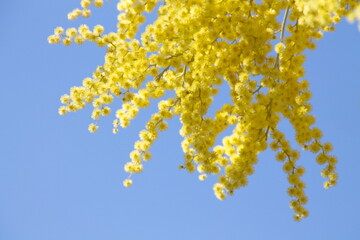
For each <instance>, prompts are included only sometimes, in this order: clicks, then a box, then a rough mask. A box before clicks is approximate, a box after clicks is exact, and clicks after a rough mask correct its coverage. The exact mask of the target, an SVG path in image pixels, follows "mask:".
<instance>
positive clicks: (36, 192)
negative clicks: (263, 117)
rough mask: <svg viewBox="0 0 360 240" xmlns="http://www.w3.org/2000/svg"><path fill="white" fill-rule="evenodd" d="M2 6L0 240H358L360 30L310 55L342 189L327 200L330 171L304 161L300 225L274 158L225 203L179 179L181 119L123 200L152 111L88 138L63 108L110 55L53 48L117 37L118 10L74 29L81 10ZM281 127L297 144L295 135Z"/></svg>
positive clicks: (329, 40) (58, 4)
mask: <svg viewBox="0 0 360 240" xmlns="http://www.w3.org/2000/svg"><path fill="white" fill-rule="evenodd" d="M0 3H1V6H0V29H1V30H0V70H1V71H0V73H1V75H0V76H1V80H0V83H1V86H0V90H1V93H0V104H1V108H0V111H1V118H0V128H1V132H0V154H1V155H0V156H1V157H0V240H58V239H59V240H60V239H61V240H64V239H67V240H72V239H87V240H92V239H94V240H95V239H107V240H112V239H128V240H138V239H139V240H140V239H150V240H151V239H156V240H162V239H172V240H177V239H181V240H183V239H209V240H212V239H247V240H251V239H290V238H291V239H293V240H295V239H328V240H332V239H334V240H336V239H348V240H353V239H354V240H356V239H360V220H359V219H360V218H359V216H360V210H359V205H360V192H359V189H360V188H359V184H360V180H359V178H360V177H359V173H360V159H359V147H360V140H359V136H360V128H359V123H360V81H359V69H360V60H359V56H360V45H359V42H360V33H359V31H358V30H357V27H356V25H355V24H353V25H351V24H349V23H347V22H346V21H343V22H341V23H340V24H339V25H338V28H337V31H336V32H335V33H326V34H325V38H324V39H322V40H321V41H320V42H319V44H318V48H317V49H316V50H315V51H313V52H308V53H307V54H308V58H307V61H306V69H307V74H306V78H307V79H309V80H310V82H311V90H312V91H313V99H312V101H311V102H312V103H313V112H314V114H315V115H316V116H317V123H316V126H319V127H320V128H321V129H322V130H323V131H324V140H326V141H330V142H332V143H333V144H334V146H335V151H334V153H335V154H336V155H337V156H338V158H339V165H338V172H339V174H340V179H339V184H338V185H337V186H336V187H335V188H333V189H331V190H325V189H323V187H322V184H323V179H322V177H321V176H320V174H319V173H320V171H321V167H320V166H318V165H317V164H316V163H315V160H314V156H313V155H312V154H308V153H303V154H302V157H301V160H300V164H301V165H303V166H305V167H306V168H307V173H306V175H305V176H304V180H305V181H306V183H307V194H308V196H309V203H308V204H307V207H308V209H309V210H310V216H309V218H307V219H305V220H303V221H302V222H300V223H297V222H294V221H293V220H292V210H291V209H289V207H288V202H289V200H290V199H289V197H288V196H287V195H286V188H287V187H288V183H287V181H286V175H285V174H284V173H283V172H282V170H281V169H282V166H281V164H280V163H278V162H276V161H275V160H274V154H273V153H272V152H271V151H266V152H265V153H263V154H261V155H260V161H259V163H258V165H257V166H256V172H255V174H254V175H253V176H251V177H250V182H249V185H248V186H247V187H246V188H243V189H240V190H238V191H237V192H236V193H235V196H233V197H229V198H228V199H227V200H225V201H218V200H217V199H216V198H215V197H214V195H213V191H212V185H213V183H214V182H215V177H210V178H209V179H208V180H207V181H205V182H200V181H199V180H198V179H197V175H196V174H188V173H186V172H185V171H181V170H178V168H177V167H178V165H179V164H181V163H182V161H183V160H182V150H181V147H180V142H181V137H180V136H179V133H178V130H179V127H180V124H179V121H178V120H177V119H173V120H172V121H171V122H170V126H169V130H168V131H167V132H163V133H161V135H160V139H159V140H158V141H157V142H156V143H155V145H154V147H153V148H152V153H153V160H152V161H151V162H149V163H146V164H145V169H144V172H143V173H142V174H140V175H136V176H134V177H133V180H134V185H133V186H132V187H131V188H124V187H123V186H122V181H123V179H124V178H126V177H127V174H126V173H125V172H124V171H123V164H124V163H125V162H127V161H128V153H129V152H130V151H131V150H132V149H133V143H134V141H136V140H137V139H138V136H137V133H138V131H139V130H141V129H143V128H144V124H145V122H146V121H147V119H148V118H149V115H150V114H151V113H152V112H153V111H154V110H155V109H154V107H152V108H150V109H146V110H145V111H142V113H140V114H139V117H138V118H137V119H136V120H134V121H133V122H132V124H131V127H130V128H129V129H125V130H120V132H119V134H118V135H113V134H112V132H111V128H112V126H111V122H112V118H104V119H102V120H101V121H100V129H99V132H98V133H96V134H90V133H89V132H88V131H87V125H88V124H89V123H91V122H92V119H91V118H90V112H91V108H87V109H85V110H82V111H81V112H78V113H75V114H74V113H72V114H68V115H66V116H64V117H62V116H59V115H58V113H57V109H58V106H59V105H60V102H59V97H60V96H61V95H62V94H64V93H68V91H69V88H70V87H71V86H75V85H80V84H81V80H82V79H83V78H84V77H87V76H89V75H90V74H91V73H92V71H93V70H94V69H95V68H96V66H97V65H101V64H102V63H103V56H104V52H105V49H104V48H103V49H99V48H98V47H96V46H95V45H94V44H85V45H83V46H70V47H65V46H62V45H55V46H54V45H49V44H47V36H48V35H50V34H52V31H53V29H54V27H56V26H63V27H70V26H79V25H80V24H82V23H87V24H89V25H90V26H93V25H95V24H97V23H101V24H103V25H104V26H105V28H106V30H108V31H114V30H115V27H116V14H117V11H116V7H115V5H116V1H113V2H105V6H104V7H103V8H101V9H96V10H95V11H94V14H93V16H92V17H91V18H90V19H89V20H84V19H79V20H76V21H74V22H69V21H68V20H67V19H66V14H67V13H68V12H69V11H71V10H72V9H74V8H76V7H78V6H79V1H78V0H66V1H49V0H46V1H45V0H36V1H25V0H20V1H5V0H1V1H0ZM220 98H221V97H218V98H217V99H216V100H217V101H221V99H220ZM117 104H118V105H119V103H117ZM115 105H116V104H115ZM281 127H282V129H283V130H285V131H286V133H287V134H288V137H289V138H292V137H293V130H292V129H291V127H290V126H289V124H287V123H286V122H284V123H283V124H282V125H281Z"/></svg>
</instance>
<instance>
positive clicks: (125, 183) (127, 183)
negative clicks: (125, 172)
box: [123, 179, 132, 187]
mask: <svg viewBox="0 0 360 240" xmlns="http://www.w3.org/2000/svg"><path fill="white" fill-rule="evenodd" d="M123 185H124V187H130V186H131V185H132V180H131V179H125V180H124V181H123Z"/></svg>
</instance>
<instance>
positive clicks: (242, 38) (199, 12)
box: [48, 0, 360, 220]
mask: <svg viewBox="0 0 360 240" xmlns="http://www.w3.org/2000/svg"><path fill="white" fill-rule="evenodd" d="M102 5H103V0H82V1H81V9H75V10H73V11H72V12H71V13H69V14H68V19H69V20H74V19H76V18H78V17H86V18H87V17H89V16H90V14H91V10H90V8H92V6H95V7H101V6H102ZM117 8H118V10H119V15H118V22H117V32H110V33H105V32H104V28H103V26H101V25H96V26H95V27H94V28H92V29H90V28H89V27H88V26H87V25H80V26H79V27H78V28H68V29H66V30H64V29H63V28H61V27H57V28H56V29H55V33H54V35H51V36H49V38H48V41H49V42H50V43H52V44H55V43H63V44H64V45H65V46H68V45H70V44H73V43H75V44H82V43H83V42H84V41H91V42H94V43H96V44H97V45H98V46H99V47H106V54H105V60H104V64H103V65H102V66H100V67H97V68H96V70H95V71H94V72H93V73H92V74H91V75H90V76H89V77H87V78H85V79H84V80H83V81H82V86H79V87H72V88H71V89H70V94H66V95H63V96H62V97H61V102H62V104H63V106H61V107H60V108H59V113H60V114H61V115H65V114H66V113H68V112H76V111H78V110H80V109H83V108H84V107H85V106H86V105H87V104H92V106H93V108H94V109H93V111H92V115H91V117H92V119H93V120H94V122H93V123H91V124H90V125H89V127H88V129H89V131H90V132H96V131H97V130H98V128H99V126H98V120H99V119H100V118H101V117H103V116H109V115H111V114H112V112H114V113H115V114H114V115H115V120H114V121H113V126H114V128H113V133H114V134H116V133H117V132H118V129H119V128H126V127H128V126H129V124H130V122H131V120H132V119H134V118H135V117H136V116H137V114H138V112H139V110H140V109H141V108H147V107H149V106H150V102H151V99H161V100H159V102H158V111H157V112H155V113H154V114H152V116H151V117H150V119H149V121H148V122H147V123H146V126H145V129H144V130H142V131H141V132H140V133H139V141H137V142H135V145H134V151H132V152H131V153H130V158H131V161H129V162H128V163H126V164H125V171H126V172H128V173H129V178H127V179H126V180H125V181H124V185H125V186H130V185H131V184H132V180H131V179H130V176H131V175H133V174H135V173H140V172H142V171H143V163H144V162H146V161H149V160H150V159H151V153H150V148H151V146H152V144H153V143H154V142H155V140H156V139H157V138H158V136H159V132H160V131H165V130H166V129H167V126H168V125H167V121H168V120H169V119H171V118H173V117H174V116H179V119H180V121H181V123H182V127H181V129H180V134H181V135H182V136H183V137H184V140H183V142H182V149H183V151H184V162H183V164H182V165H181V166H180V168H183V169H186V170H187V171H188V172H190V173H192V172H194V171H197V172H199V179H200V180H205V179H206V177H207V174H214V175H218V182H217V183H216V184H215V185H214V187H213V189H214V192H215V195H216V197H217V198H219V199H220V200H223V199H225V198H226V196H227V195H232V194H234V191H235V190H236V189H238V188H240V187H243V186H245V185H247V184H248V176H249V175H251V174H253V173H254V165H255V164H256V163H257V162H258V155H259V154H260V153H261V152H263V151H265V150H266V149H267V148H271V149H272V150H273V151H275V152H276V160H277V161H280V162H282V163H283V170H284V172H285V173H286V174H287V179H288V182H289V184H290V187H289V188H288V189H287V193H288V195H289V196H290V197H291V198H292V200H291V201H290V207H291V208H292V209H293V210H294V219H295V220H301V219H302V218H304V217H307V216H308V210H307V209H305V208H304V205H305V204H306V203H307V196H306V194H305V186H306V185H305V183H304V182H303V181H302V179H301V176H302V175H303V174H304V173H305V169H304V168H303V167H301V166H300V165H298V163H297V162H298V160H299V158H300V152H299V151H298V150H296V149H295V148H293V147H292V146H291V145H290V142H289V140H288V139H287V137H286V135H285V134H284V133H283V132H281V131H280V130H279V128H278V124H279V121H280V120H281V119H282V118H284V119H287V120H288V121H289V122H290V123H291V125H292V126H293V128H294V129H295V133H296V134H295V139H296V142H297V144H298V145H299V147H300V148H301V149H302V150H303V151H310V152H312V153H314V154H315V155H316V156H315V159H316V162H317V163H318V164H320V165H323V166H324V168H323V170H322V172H321V175H322V176H323V177H324V178H325V179H326V180H325V182H324V187H325V188H330V187H332V186H334V185H336V183H337V178H338V175H337V173H336V163H337V158H336V157H335V156H333V155H332V154H331V152H332V150H333V147H332V144H331V143H329V142H324V141H323V140H322V131H321V130H320V129H319V128H317V127H315V126H314V124H315V117H314V116H313V115H312V114H311V110H312V106H311V104H310V103H309V100H310V99H311V95H312V93H311V92H310V90H309V81H308V80H306V79H304V74H305V69H304V67H303V64H304V61H305V58H306V57H305V55H304V51H305V50H306V49H311V50H313V49H315V48H316V44H315V42H314V40H319V39H321V38H322V37H323V33H324V32H328V31H334V30H335V24H336V23H338V22H339V21H340V20H341V19H342V18H343V17H347V18H348V19H350V20H354V19H356V18H358V17H359V16H360V14H359V12H360V8H359V1H358V0H262V1H260V0H162V1H161V0H121V1H119V3H118V4H117ZM146 12H153V14H154V15H156V16H157V17H156V19H155V20H154V21H153V22H152V23H150V22H148V21H146V17H145V15H144V13H146ZM141 24H147V25H146V30H145V31H144V32H142V33H141V35H138V36H141V37H140V38H139V39H137V38H136V35H137V34H139V33H138V30H139V26H140V25H141ZM223 84H227V85H228V86H229V88H230V95H231V103H225V104H224V105H223V106H222V107H221V108H220V109H218V110H217V111H216V113H215V114H214V116H210V114H208V109H209V107H210V106H211V104H212V102H213V97H214V96H215V95H216V94H217V93H218V88H219V86H221V85H223ZM168 92H172V96H171V97H169V98H166V97H164V96H169V95H168V94H167V93H168ZM113 102H121V103H122V107H121V108H120V109H111V104H112V103H113ZM229 127H231V128H232V129H233V132H232V134H231V135H230V136H226V137H224V138H223V139H222V141H221V142H220V141H218V139H217V137H218V135H219V134H220V133H222V132H223V131H225V130H226V129H228V128H229ZM217 143H220V144H217Z"/></svg>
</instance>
